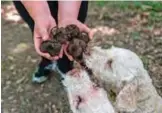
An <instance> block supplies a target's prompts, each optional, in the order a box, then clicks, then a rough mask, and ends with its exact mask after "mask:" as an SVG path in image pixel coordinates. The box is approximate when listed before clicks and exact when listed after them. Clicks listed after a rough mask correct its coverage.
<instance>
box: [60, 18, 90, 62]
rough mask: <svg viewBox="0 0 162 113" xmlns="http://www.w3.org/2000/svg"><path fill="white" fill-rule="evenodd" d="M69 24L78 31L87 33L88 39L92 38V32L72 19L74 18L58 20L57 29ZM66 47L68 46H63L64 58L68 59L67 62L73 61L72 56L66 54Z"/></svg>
mask: <svg viewBox="0 0 162 113" xmlns="http://www.w3.org/2000/svg"><path fill="white" fill-rule="evenodd" d="M70 24H74V25H76V26H77V27H78V28H79V29H80V31H84V32H87V33H88V35H89V38H90V39H92V38H93V32H92V30H91V29H90V28H89V27H87V26H86V25H85V24H83V23H81V22H80V21H78V20H77V19H74V18H66V19H63V20H60V21H59V22H58V26H59V27H66V26H67V25H70ZM67 46H68V44H66V45H64V52H65V54H66V56H67V57H68V58H69V60H71V61H72V60H73V58H72V56H71V55H69V54H68V53H67V51H66V50H67Z"/></svg>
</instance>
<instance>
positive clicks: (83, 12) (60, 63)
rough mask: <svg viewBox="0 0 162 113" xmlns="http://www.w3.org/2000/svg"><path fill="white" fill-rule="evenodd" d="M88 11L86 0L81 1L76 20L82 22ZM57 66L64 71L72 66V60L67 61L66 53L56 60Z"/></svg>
mask: <svg viewBox="0 0 162 113" xmlns="http://www.w3.org/2000/svg"><path fill="white" fill-rule="evenodd" d="M87 11H88V1H82V3H81V7H80V11H79V15H78V20H79V21H80V22H82V23H84V22H85V19H86V16H87ZM58 68H59V70H60V71H61V72H63V73H66V72H68V71H69V70H71V69H72V68H73V62H72V61H69V59H68V58H67V56H66V55H63V58H61V59H59V60H58Z"/></svg>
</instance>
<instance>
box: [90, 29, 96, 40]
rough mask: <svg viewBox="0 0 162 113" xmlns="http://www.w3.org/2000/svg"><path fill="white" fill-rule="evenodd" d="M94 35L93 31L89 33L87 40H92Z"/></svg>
mask: <svg viewBox="0 0 162 113" xmlns="http://www.w3.org/2000/svg"><path fill="white" fill-rule="evenodd" d="M94 33H95V32H94V31H93V30H91V31H90V33H89V38H90V39H93V36H94Z"/></svg>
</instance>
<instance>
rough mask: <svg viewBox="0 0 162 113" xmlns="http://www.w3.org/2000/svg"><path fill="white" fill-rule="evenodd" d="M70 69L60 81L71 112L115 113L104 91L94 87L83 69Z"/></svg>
mask: <svg viewBox="0 0 162 113" xmlns="http://www.w3.org/2000/svg"><path fill="white" fill-rule="evenodd" d="M72 71H73V70H72ZM72 71H70V72H68V73H67V74H66V76H65V78H64V80H63V81H62V83H63V85H64V86H65V87H66V90H67V93H68V98H69V103H70V107H71V110H72V111H73V113H115V111H114V108H113V106H112V105H111V103H110V101H109V100H108V98H107V94H106V91H105V90H104V89H103V88H99V87H95V85H94V83H93V82H92V81H91V80H90V79H89V76H88V73H87V72H86V71H85V70H83V69H78V70H77V71H75V72H72Z"/></svg>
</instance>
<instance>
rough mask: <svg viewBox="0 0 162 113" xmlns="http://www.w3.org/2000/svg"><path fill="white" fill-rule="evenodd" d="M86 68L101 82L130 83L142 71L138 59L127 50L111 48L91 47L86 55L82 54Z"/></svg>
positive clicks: (141, 64)
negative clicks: (98, 77) (95, 74)
mask: <svg viewBox="0 0 162 113" xmlns="http://www.w3.org/2000/svg"><path fill="white" fill-rule="evenodd" d="M84 60H85V63H86V66H87V67H88V68H90V69H92V71H93V72H94V73H97V75H102V76H100V78H101V79H102V80H104V81H105V80H109V81H117V82H120V81H130V80H132V79H133V78H134V77H135V76H138V75H139V72H140V71H141V70H144V68H143V63H142V62H141V60H140V58H139V57H138V56H137V55H136V54H135V53H133V52H131V51H130V50H127V49H122V48H117V47H112V48H110V49H102V48H100V47H93V48H92V49H90V50H89V53H88V54H86V53H85V54H84Z"/></svg>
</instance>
